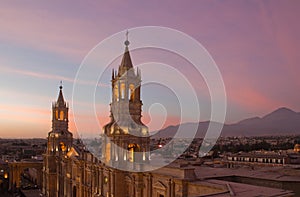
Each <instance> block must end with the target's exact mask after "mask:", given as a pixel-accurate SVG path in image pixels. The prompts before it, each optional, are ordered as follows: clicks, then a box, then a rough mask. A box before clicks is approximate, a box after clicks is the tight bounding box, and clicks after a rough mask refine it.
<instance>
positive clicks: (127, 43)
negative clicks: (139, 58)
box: [124, 29, 130, 47]
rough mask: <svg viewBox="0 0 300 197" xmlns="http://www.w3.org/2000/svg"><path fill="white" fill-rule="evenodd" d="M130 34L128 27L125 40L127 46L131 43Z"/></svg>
mask: <svg viewBox="0 0 300 197" xmlns="http://www.w3.org/2000/svg"><path fill="white" fill-rule="evenodd" d="M128 34H129V32H128V29H127V31H126V34H125V35H126V40H125V42H124V44H125V46H126V47H128V45H129V44H130V42H129V41H128Z"/></svg>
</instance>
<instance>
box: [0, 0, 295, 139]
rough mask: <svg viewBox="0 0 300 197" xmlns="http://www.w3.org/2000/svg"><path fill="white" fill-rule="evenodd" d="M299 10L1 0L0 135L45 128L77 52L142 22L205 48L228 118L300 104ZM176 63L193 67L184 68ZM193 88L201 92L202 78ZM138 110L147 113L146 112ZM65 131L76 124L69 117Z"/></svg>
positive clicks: (267, 5)
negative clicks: (221, 89) (179, 34)
mask: <svg viewBox="0 0 300 197" xmlns="http://www.w3.org/2000/svg"><path fill="white" fill-rule="evenodd" d="M299 9H300V3H299V1H297V0H294V1H292V0H285V1H279V0H268V1H221V0H219V1H215V0H209V1H193V2H183V1H163V2H161V1H149V2H147V1H144V2H140V1H131V2H123V1H110V2H99V1H72V3H71V2H59V1H57V2H37V1H26V2H25V1H24V2H23V1H19V2H11V1H4V2H2V3H1V7H0V71H1V72H0V82H1V92H0V98H1V99H0V137H2V138H4V137H46V136H47V132H48V131H49V130H50V129H51V102H52V101H54V100H55V99H56V97H57V93H58V85H59V81H60V80H63V81H64V94H65V98H66V99H67V100H68V101H69V102H70V103H71V99H72V98H71V97H72V86H73V80H74V77H75V75H76V71H77V69H78V68H79V65H80V63H81V61H82V60H83V58H84V57H85V55H86V54H87V53H88V52H89V51H90V50H91V49H92V48H93V47H94V46H95V45H96V44H98V43H99V42H100V41H102V40H103V39H105V38H106V37H108V36H110V35H112V34H114V33H117V32H119V31H124V30H125V29H130V28H133V27H137V26H147V25H153V26H165V27H170V28H174V29H177V30H180V31H182V32H184V33H186V34H188V35H190V36H192V37H193V38H195V39H196V40H197V41H198V42H200V43H201V44H202V45H203V46H204V47H205V48H206V49H207V50H208V51H209V53H210V54H211V56H212V57H213V58H214V60H215V61H216V63H217V65H218V66H219V69H220V71H221V73H222V76H223V79H224V83H225V87H226V92H227V96H228V113H227V119H226V120H227V122H228V123H232V122H236V121H239V120H241V119H243V118H248V117H252V116H262V115H265V114H267V113H269V112H271V111H273V110H275V109H276V108H278V107H282V106H285V107H289V108H291V109H293V110H295V111H300V105H299V101H300V91H299V90H300V80H299V76H298V75H299V73H300V66H299V65H300V55H299V51H300V25H299V21H298V20H299V18H300V13H299ZM131 42H134V41H131ZM120 47H123V44H122V43H121V44H120ZM150 54H151V53H150ZM152 54H153V57H155V58H156V60H168V56H167V55H166V56H164V57H161V56H159V55H157V54H155V53H152ZM145 55H147V53H146V52H145V53H143V54H142V55H140V56H139V54H138V53H137V55H136V56H132V58H133V62H134V63H136V64H139V63H141V62H142V60H141V59H142V57H145ZM155 58H153V59H155ZM150 59H151V58H150ZM175 59H176V58H175ZM173 60H174V59H173ZM180 61H182V60H178V61H177V64H178V65H180V64H181V63H179V62H180ZM116 64H118V63H116ZM113 67H117V65H113ZM178 68H179V69H180V66H178ZM184 72H185V73H186V74H187V75H189V76H194V75H193V70H185V71H184ZM154 73H155V72H154ZM193 80H194V82H193V83H194V84H197V82H198V81H197V80H196V78H192V79H191V81H193ZM200 81H201V80H200ZM81 83H83V84H85V85H88V84H89V82H88V81H84V82H81ZM174 83H176V82H174ZM107 84H109V81H108V82H107ZM107 84H104V85H107ZM197 91H198V92H197V93H198V94H199V95H203V99H206V97H207V90H206V87H205V85H203V84H202V82H201V83H199V86H197ZM108 104H109V103H99V105H101V106H103V109H106V110H107V111H104V112H103V113H101V117H99V118H100V119H101V121H102V122H105V121H107V120H108V118H107V115H108ZM105 106H107V107H105ZM101 109H102V108H101ZM146 112H148V111H147V109H145V113H146ZM154 115H155V114H154ZM83 116H84V114H83ZM157 117H159V116H157ZM72 118H73V117H72V116H71V117H70V119H71V121H72ZM83 118H84V117H83ZM151 118H154V117H151ZM145 119H146V122H148V121H149V119H150V117H149V115H148V114H145ZM206 119H207V117H206V116H204V119H203V120H206ZM177 120H178V118H177V117H176V114H172V113H168V119H167V122H166V123H165V124H164V125H165V126H166V125H168V124H175V123H176V122H177ZM154 122H155V121H154ZM70 130H71V131H75V130H76V128H75V126H74V123H73V122H71V123H70Z"/></svg>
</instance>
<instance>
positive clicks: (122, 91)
mask: <svg viewBox="0 0 300 197" xmlns="http://www.w3.org/2000/svg"><path fill="white" fill-rule="evenodd" d="M124 98H125V83H121V99H124Z"/></svg>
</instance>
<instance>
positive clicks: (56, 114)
mask: <svg viewBox="0 0 300 197" xmlns="http://www.w3.org/2000/svg"><path fill="white" fill-rule="evenodd" d="M55 119H58V110H55Z"/></svg>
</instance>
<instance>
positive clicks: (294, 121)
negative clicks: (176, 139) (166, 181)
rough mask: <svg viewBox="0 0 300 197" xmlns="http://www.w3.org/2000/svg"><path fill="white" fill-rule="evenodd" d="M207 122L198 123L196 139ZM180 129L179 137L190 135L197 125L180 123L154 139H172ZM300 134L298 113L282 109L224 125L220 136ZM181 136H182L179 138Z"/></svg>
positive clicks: (299, 114) (202, 132)
mask: <svg viewBox="0 0 300 197" xmlns="http://www.w3.org/2000/svg"><path fill="white" fill-rule="evenodd" d="M208 125H209V121H205V122H199V127H198V130H197V133H196V137H198V138H203V137H204V136H205V133H206V131H207V128H208ZM179 126H180V128H181V134H180V133H179V134H178V135H179V136H180V137H184V136H186V134H187V135H189V136H190V135H192V134H191V132H192V130H193V131H195V129H194V128H196V127H197V123H182V124H181V125H175V126H168V127H166V128H165V129H162V130H160V131H158V132H157V133H156V135H155V136H154V137H173V135H174V134H175V133H176V132H177V130H178V128H179ZM212 126H220V123H212ZM284 134H300V113H299V112H295V111H293V110H291V109H288V108H285V107H282V108H279V109H277V110H275V111H273V112H271V113H269V114H267V115H265V116H263V117H261V118H260V117H253V118H248V119H244V120H241V121H239V122H237V123H234V124H224V127H223V129H222V133H221V135H222V136H261V135H284ZM181 135H182V136H181Z"/></svg>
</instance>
